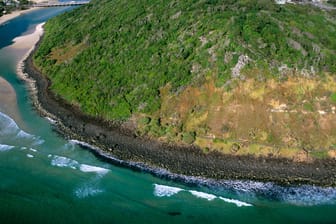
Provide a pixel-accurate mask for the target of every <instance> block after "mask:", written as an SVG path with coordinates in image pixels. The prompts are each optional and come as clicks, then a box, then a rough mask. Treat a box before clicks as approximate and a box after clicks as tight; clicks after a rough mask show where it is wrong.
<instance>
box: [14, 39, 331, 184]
mask: <svg viewBox="0 0 336 224" xmlns="http://www.w3.org/2000/svg"><path fill="white" fill-rule="evenodd" d="M36 47H38V44H37V46H36ZM35 49H36V48H35ZM33 54H34V50H33V51H32V52H31V53H30V54H29V56H28V57H26V59H25V60H24V61H23V63H22V65H21V67H19V69H20V68H21V70H22V71H21V74H22V75H25V76H27V77H28V78H29V79H32V80H31V81H29V82H30V84H31V89H32V99H33V103H34V105H35V107H36V108H37V110H38V111H39V112H40V113H41V115H42V116H46V117H50V118H52V119H54V120H56V123H55V127H56V129H57V131H59V132H60V133H61V134H62V135H64V136H66V137H67V138H70V139H78V140H80V141H83V142H87V143H89V144H91V145H93V146H96V147H88V148H89V149H90V150H93V151H94V153H95V154H96V155H97V156H100V157H102V158H105V159H106V160H107V161H109V162H112V163H114V164H116V165H121V166H127V167H129V168H133V169H136V170H141V169H144V167H150V169H148V170H152V171H151V172H150V173H152V174H154V173H155V172H153V170H161V169H165V170H167V171H169V172H170V173H176V174H181V175H186V176H193V177H201V178H211V179H217V180H255V181H263V182H275V183H277V184H281V185H288V184H312V185H319V186H336V162H335V160H332V159H326V160H316V161H314V162H312V163H297V162H293V161H291V160H288V159H281V158H255V157H253V156H234V155H223V154H220V153H216V152H212V153H208V154H205V153H203V152H202V151H201V150H200V149H199V148H197V147H194V146H189V147H188V146H180V145H172V144H166V143H162V142H159V141H155V140H148V139H144V138H139V137H136V136H135V134H134V133H133V132H132V131H131V130H127V129H125V128H122V126H121V125H118V124H114V123H112V122H106V121H103V120H101V119H99V118H95V117H89V116H87V115H85V114H83V113H82V112H81V111H80V110H79V109H78V108H76V107H74V106H72V105H70V104H68V103H67V102H66V101H64V100H63V99H61V98H59V97H58V96H56V95H55V94H53V93H52V92H51V91H50V89H49V87H50V85H51V82H50V80H49V79H48V78H47V77H46V76H45V75H43V74H42V73H41V72H40V71H38V70H37V69H36V67H35V66H34V64H33V61H32V57H33V56H32V55H33ZM111 158H113V159H111ZM121 161H124V162H121ZM132 164H133V165H132ZM139 164H143V165H141V166H139ZM145 170H146V169H145ZM157 176H160V175H157Z"/></svg>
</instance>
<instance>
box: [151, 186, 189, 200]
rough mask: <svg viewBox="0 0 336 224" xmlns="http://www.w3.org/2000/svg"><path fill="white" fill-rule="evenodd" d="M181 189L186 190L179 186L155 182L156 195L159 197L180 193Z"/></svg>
mask: <svg viewBox="0 0 336 224" xmlns="http://www.w3.org/2000/svg"><path fill="white" fill-rule="evenodd" d="M180 191H184V190H183V189H182V188H178V187H170V186H166V185H160V184H154V195H155V196H157V197H170V196H173V195H175V194H177V193H179V192H180Z"/></svg>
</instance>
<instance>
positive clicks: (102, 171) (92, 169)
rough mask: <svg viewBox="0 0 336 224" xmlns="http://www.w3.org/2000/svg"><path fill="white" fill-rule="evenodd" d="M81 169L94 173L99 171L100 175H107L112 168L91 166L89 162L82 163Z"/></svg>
mask: <svg viewBox="0 0 336 224" xmlns="http://www.w3.org/2000/svg"><path fill="white" fill-rule="evenodd" d="M79 169H80V170H81V171H83V172H86V173H87V172H89V173H90V172H93V173H97V174H100V175H105V174H107V173H108V172H109V171H110V170H108V169H105V168H102V167H98V166H90V165H87V164H81V165H80V167H79Z"/></svg>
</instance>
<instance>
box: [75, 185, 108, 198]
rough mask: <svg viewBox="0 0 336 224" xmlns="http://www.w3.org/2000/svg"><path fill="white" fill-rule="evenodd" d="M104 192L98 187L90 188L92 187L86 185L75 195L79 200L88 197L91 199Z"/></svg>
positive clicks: (78, 189) (76, 191)
mask: <svg viewBox="0 0 336 224" xmlns="http://www.w3.org/2000/svg"><path fill="white" fill-rule="evenodd" d="M102 192H104V191H103V190H102V189H99V188H97V187H94V186H90V185H84V186H82V187H79V188H77V189H76V190H75V195H76V196H77V197H78V198H86V197H90V196H95V195H97V194H100V193H102Z"/></svg>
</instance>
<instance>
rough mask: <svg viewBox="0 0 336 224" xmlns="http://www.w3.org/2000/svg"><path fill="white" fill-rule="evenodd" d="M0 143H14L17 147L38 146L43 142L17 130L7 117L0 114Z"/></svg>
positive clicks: (15, 125)
mask: <svg viewBox="0 0 336 224" xmlns="http://www.w3.org/2000/svg"><path fill="white" fill-rule="evenodd" d="M0 141H2V142H5V143H6V144H8V143H9V144H11V142H13V141H15V143H16V144H18V145H19V146H26V145H40V144H42V143H43V142H44V140H42V139H40V138H39V137H36V136H34V135H31V134H29V133H27V132H25V131H23V130H21V129H20V128H19V126H18V125H17V124H16V123H15V121H14V120H13V119H12V118H11V117H9V116H8V115H6V114H4V113H1V112H0Z"/></svg>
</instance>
